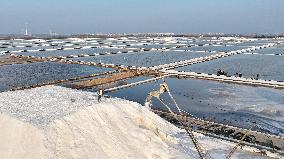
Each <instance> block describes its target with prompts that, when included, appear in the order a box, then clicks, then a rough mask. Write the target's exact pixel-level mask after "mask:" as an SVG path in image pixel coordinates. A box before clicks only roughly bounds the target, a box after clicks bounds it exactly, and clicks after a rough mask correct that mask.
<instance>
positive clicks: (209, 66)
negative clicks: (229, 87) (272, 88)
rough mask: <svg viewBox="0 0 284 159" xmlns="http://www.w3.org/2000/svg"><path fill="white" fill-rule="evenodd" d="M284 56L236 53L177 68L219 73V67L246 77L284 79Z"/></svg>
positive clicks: (229, 73) (187, 70)
mask: <svg viewBox="0 0 284 159" xmlns="http://www.w3.org/2000/svg"><path fill="white" fill-rule="evenodd" d="M283 61H284V56H258V55H235V56H230V57H226V58H220V59H216V60H212V61H207V62H203V63H199V64H194V65H189V66H185V67H180V68H177V69H176V70H177V71H185V72H201V73H208V74H217V71H218V70H219V69H222V70H224V71H225V72H228V75H234V74H235V73H241V74H242V75H243V77H245V78H256V75H257V74H259V76H260V77H259V78H260V79H264V80H275V81H284V73H283V72H284V62H283Z"/></svg>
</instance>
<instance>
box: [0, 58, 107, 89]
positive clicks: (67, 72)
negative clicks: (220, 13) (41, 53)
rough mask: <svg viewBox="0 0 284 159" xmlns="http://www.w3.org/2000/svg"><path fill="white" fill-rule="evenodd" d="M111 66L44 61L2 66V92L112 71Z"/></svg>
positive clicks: (0, 87) (0, 69) (0, 77)
mask: <svg viewBox="0 0 284 159" xmlns="http://www.w3.org/2000/svg"><path fill="white" fill-rule="evenodd" d="M111 70H112V69H110V68H101V67H95V66H83V65H70V64H63V63H53V62H42V63H31V64H21V65H6V66H1V67H0V81H1V82H0V92H1V91H7V90H10V89H12V88H16V87H20V86H29V85H34V84H41V83H45V82H49V81H55V80H61V79H67V78H74V77H78V76H85V75H90V74H94V73H100V72H105V71H111Z"/></svg>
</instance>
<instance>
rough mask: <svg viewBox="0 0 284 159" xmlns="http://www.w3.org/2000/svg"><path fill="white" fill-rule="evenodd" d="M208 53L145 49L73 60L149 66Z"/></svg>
mask: <svg viewBox="0 0 284 159" xmlns="http://www.w3.org/2000/svg"><path fill="white" fill-rule="evenodd" d="M207 55H209V53H198V52H174V51H164V52H162V51H147V52H137V53H127V54H115V55H105V56H95V57H82V58H74V59H72V60H75V61H86V62H97V63H105V64H116V65H121V64H122V65H124V66H137V67H150V66H155V65H161V64H167V63H172V62H175V61H181V60H185V59H193V58H197V57H202V56H207Z"/></svg>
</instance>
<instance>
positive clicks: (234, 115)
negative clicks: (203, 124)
mask: <svg viewBox="0 0 284 159" xmlns="http://www.w3.org/2000/svg"><path fill="white" fill-rule="evenodd" d="M166 81H167V83H168V85H169V88H170V90H171V93H172V94H173V96H174V98H175V100H176V101H177V103H178V104H179V106H180V107H181V109H183V110H185V111H186V112H189V113H191V114H193V115H195V116H197V117H199V118H204V119H207V120H211V121H217V122H221V123H224V124H229V125H235V126H240V127H244V126H245V125H246V126H247V127H246V128H249V127H250V125H252V122H254V121H256V123H257V126H258V127H259V128H260V129H262V130H265V131H271V132H272V133H275V134H279V135H282V136H284V109H283V105H284V92H283V91H281V90H275V89H270V88H257V87H250V86H240V85H234V84H225V83H218V82H213V81H204V80H194V79H173V78H167V79H166ZM161 83H162V80H158V81H156V82H152V83H146V84H143V85H138V86H135V87H131V88H127V89H122V90H118V91H115V92H110V93H108V95H110V96H112V97H119V98H125V99H127V100H130V101H135V102H138V103H140V104H142V105H144V102H145V99H146V97H147V95H148V93H149V92H151V91H153V89H156V90H157V89H158V88H159V84H161ZM161 98H162V99H163V100H164V101H165V102H166V103H167V104H169V105H170V106H171V108H172V109H174V110H175V111H177V110H176V109H175V108H174V103H173V102H171V100H170V97H169V96H168V95H166V94H163V95H162V96H161ZM153 106H155V107H157V108H162V109H166V108H165V107H164V106H163V105H161V103H160V102H159V101H157V100H155V99H154V98H153Z"/></svg>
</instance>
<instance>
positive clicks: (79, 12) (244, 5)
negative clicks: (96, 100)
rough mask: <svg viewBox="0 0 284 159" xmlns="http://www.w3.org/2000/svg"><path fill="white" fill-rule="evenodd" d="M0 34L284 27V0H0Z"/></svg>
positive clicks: (233, 30) (240, 30) (275, 29)
mask: <svg viewBox="0 0 284 159" xmlns="http://www.w3.org/2000/svg"><path fill="white" fill-rule="evenodd" d="M0 2H1V3H0V22H1V23H0V34H1V33H2V34H6V33H23V28H24V25H25V22H28V23H29V27H30V29H31V32H32V33H48V32H49V30H52V31H56V32H58V33H61V34H70V33H99V32H100V33H110V32H113V33H122V32H126V33H133V32H175V33H192V32H196V33H200V32H203V33H208V32H224V33H284V0H0Z"/></svg>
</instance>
